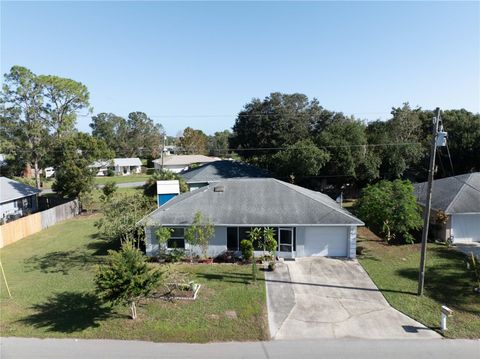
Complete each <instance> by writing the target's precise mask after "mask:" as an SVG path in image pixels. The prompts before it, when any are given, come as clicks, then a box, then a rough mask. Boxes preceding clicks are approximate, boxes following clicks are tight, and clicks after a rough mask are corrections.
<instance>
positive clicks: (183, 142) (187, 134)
mask: <svg viewBox="0 0 480 359" xmlns="http://www.w3.org/2000/svg"><path fill="white" fill-rule="evenodd" d="M207 140H208V138H207V135H206V134H204V133H203V131H202V130H195V129H193V128H191V127H187V128H186V129H185V130H183V134H182V136H181V137H180V139H179V145H180V147H181V151H182V152H183V153H185V154H205V153H207Z"/></svg>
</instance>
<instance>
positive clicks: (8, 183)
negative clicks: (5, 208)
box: [0, 177, 41, 203]
mask: <svg viewBox="0 0 480 359" xmlns="http://www.w3.org/2000/svg"><path fill="white" fill-rule="evenodd" d="M40 192H41V190H39V189H37V188H35V187H31V186H28V185H26V184H23V183H21V182H18V181H15V180H12V179H10V178H7V177H0V203H5V202H10V201H13V200H15V199H19V198H24V197H28V196H32V195H34V194H37V193H40Z"/></svg>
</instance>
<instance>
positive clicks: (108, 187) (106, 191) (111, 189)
mask: <svg viewBox="0 0 480 359" xmlns="http://www.w3.org/2000/svg"><path fill="white" fill-rule="evenodd" d="M117 189H118V186H117V184H116V183H115V182H114V181H109V182H107V183H105V185H104V186H103V188H102V192H103V195H104V198H105V199H109V198H111V197H112V196H113V195H114V194H115V192H117Z"/></svg>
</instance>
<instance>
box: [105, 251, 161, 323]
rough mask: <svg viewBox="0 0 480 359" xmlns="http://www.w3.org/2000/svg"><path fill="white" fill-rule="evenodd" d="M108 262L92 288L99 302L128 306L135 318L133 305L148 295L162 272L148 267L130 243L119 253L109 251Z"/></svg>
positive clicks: (135, 309) (140, 253) (135, 312)
mask: <svg viewBox="0 0 480 359" xmlns="http://www.w3.org/2000/svg"><path fill="white" fill-rule="evenodd" d="M108 253H109V254H108V257H107V263H106V264H105V265H102V266H100V267H98V269H97V273H96V275H95V285H96V291H97V294H98V296H99V297H100V299H101V300H103V301H105V302H109V303H112V304H127V303H130V311H131V316H132V319H136V318H137V307H136V304H135V303H136V302H137V301H138V300H139V299H140V298H142V297H145V296H147V295H148V294H150V293H151V292H152V290H153V289H155V287H156V286H157V285H158V283H159V282H160V280H161V278H162V276H163V273H162V272H160V271H158V270H152V269H150V268H149V267H148V264H147V258H146V256H144V255H143V254H142V252H140V251H139V250H138V249H136V248H135V247H134V246H133V245H132V243H131V242H125V243H123V245H122V249H121V250H120V251H112V250H110V251H109V252H108Z"/></svg>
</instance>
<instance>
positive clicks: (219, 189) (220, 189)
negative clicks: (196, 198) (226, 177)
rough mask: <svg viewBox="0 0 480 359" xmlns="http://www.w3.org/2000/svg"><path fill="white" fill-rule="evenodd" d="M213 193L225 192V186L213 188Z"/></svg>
mask: <svg viewBox="0 0 480 359" xmlns="http://www.w3.org/2000/svg"><path fill="white" fill-rule="evenodd" d="M213 192H225V186H215V187H213Z"/></svg>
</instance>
